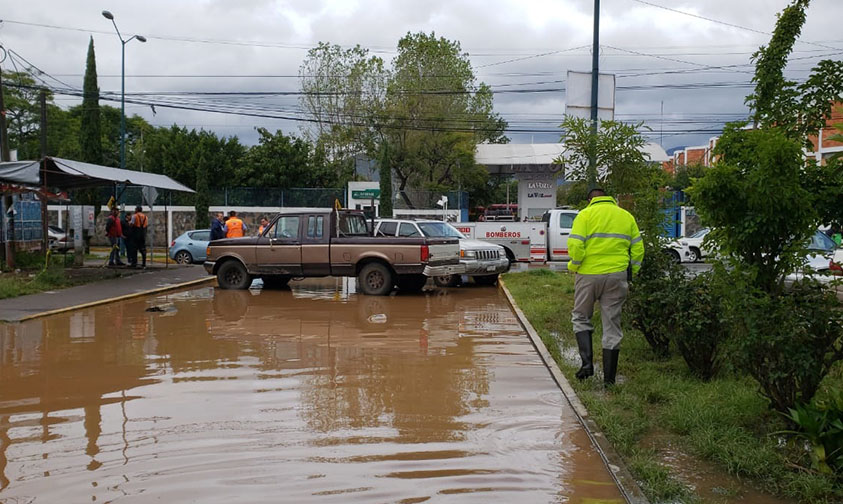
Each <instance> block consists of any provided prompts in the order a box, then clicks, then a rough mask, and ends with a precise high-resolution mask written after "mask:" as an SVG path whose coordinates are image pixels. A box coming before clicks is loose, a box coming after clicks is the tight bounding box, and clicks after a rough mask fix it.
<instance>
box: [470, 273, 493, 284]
mask: <svg viewBox="0 0 843 504" xmlns="http://www.w3.org/2000/svg"><path fill="white" fill-rule="evenodd" d="M474 283H476V284H477V285H495V284H496V283H498V275H496V274H495V275H483V276H476V277H474Z"/></svg>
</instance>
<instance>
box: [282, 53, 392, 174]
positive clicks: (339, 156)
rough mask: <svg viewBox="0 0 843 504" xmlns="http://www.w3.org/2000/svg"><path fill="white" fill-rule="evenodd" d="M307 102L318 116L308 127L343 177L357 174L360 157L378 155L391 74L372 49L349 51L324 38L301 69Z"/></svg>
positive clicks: (303, 103)
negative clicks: (357, 156)
mask: <svg viewBox="0 0 843 504" xmlns="http://www.w3.org/2000/svg"><path fill="white" fill-rule="evenodd" d="M299 77H300V79H301V89H302V92H303V93H302V97H301V99H300V103H301V106H302V108H303V109H304V110H306V111H307V113H308V115H309V116H310V118H311V119H312V122H311V123H310V124H311V127H310V128H308V129H306V130H305V133H306V135H307V138H308V139H309V140H310V141H311V142H312V143H314V144H318V145H319V147H320V148H321V149H323V150H324V151H325V153H326V155H327V159H328V160H329V161H330V162H331V163H332V164H333V165H334V168H335V170H336V171H337V175H338V177H339V178H347V177H350V176H351V171H352V170H353V168H354V157H355V156H356V155H359V154H363V155H367V156H369V157H373V158H374V157H376V156H377V154H378V153H379V147H378V143H379V140H380V139H382V137H381V136H380V135H379V127H380V115H381V113H382V111H383V106H384V99H385V94H386V86H387V82H388V79H389V72H388V71H386V70H385V69H384V64H383V60H382V59H381V58H379V57H377V56H369V51H368V49H364V48H361V47H360V46H355V47H353V48H350V49H344V48H342V47H340V46H338V45H331V44H328V43H325V42H320V43H319V45H317V46H316V47H314V48H313V49H311V50H310V51H308V53H307V56H306V57H305V59H304V62H303V63H302V65H301V68H300V69H299Z"/></svg>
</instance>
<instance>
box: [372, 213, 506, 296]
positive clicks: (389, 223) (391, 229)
mask: <svg viewBox="0 0 843 504" xmlns="http://www.w3.org/2000/svg"><path fill="white" fill-rule="evenodd" d="M375 236H383V237H390V238H391V237H394V236H426V237H428V238H457V239H459V241H460V264H462V265H463V266H464V267H465V272H464V273H463V274H464V275H466V276H470V277H472V278H473V279H474V282H475V283H477V284H480V285H494V284H495V283H496V282H497V280H498V275H500V274H501V273H505V272H506V271H508V270H509V259H508V258H507V254H506V251H505V250H504V248H503V247H502V246H500V245H496V244H494V243H488V242H483V241H480V240H471V239H469V238H466V237H465V236H464V235H463V234H462V233H460V232H459V230H457V229H456V228H455V227H454V226H452V225H451V224H448V223H447V222H442V221H438V220H408V219H381V220H379V221H377V222H376V223H375ZM460 278H461V275H458V274H451V275H442V276H437V277H435V278H434V282H435V283H436V285H438V286H440V287H455V286H457V285H458V284H459V283H460Z"/></svg>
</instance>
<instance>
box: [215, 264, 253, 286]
mask: <svg viewBox="0 0 843 504" xmlns="http://www.w3.org/2000/svg"><path fill="white" fill-rule="evenodd" d="M217 282H218V283H219V285H220V288H221V289H248V288H249V286H250V285H252V277H251V276H249V272H248V271H246V267H245V266H243V263H241V262H240V261H237V260H229V261H226V262H224V263H223V264H222V266H220V269H219V270H218V271H217Z"/></svg>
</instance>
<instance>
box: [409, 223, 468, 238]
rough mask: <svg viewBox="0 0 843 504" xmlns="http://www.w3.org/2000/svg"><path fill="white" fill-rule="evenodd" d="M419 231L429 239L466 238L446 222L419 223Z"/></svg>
mask: <svg viewBox="0 0 843 504" xmlns="http://www.w3.org/2000/svg"><path fill="white" fill-rule="evenodd" d="M418 224H419V229H421V232H422V233H424V235H425V236H427V237H428V238H465V236H463V235H462V233H460V232H459V231H457V229H456V228H455V227H454V226H452V225H450V224H448V223H446V222H419V223H418Z"/></svg>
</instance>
